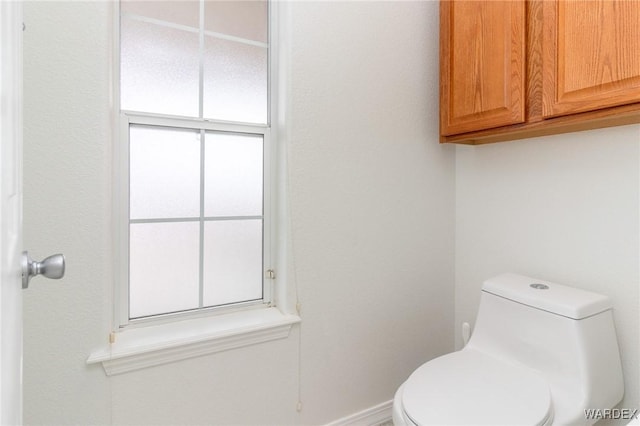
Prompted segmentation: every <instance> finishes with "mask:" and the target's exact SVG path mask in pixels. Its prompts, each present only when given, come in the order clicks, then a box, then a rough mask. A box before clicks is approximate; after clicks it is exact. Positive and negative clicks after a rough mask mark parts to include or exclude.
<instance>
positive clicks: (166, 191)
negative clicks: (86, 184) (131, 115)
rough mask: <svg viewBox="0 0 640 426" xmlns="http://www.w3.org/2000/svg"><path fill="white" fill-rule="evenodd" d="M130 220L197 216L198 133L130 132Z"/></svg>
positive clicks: (139, 129)
mask: <svg viewBox="0 0 640 426" xmlns="http://www.w3.org/2000/svg"><path fill="white" fill-rule="evenodd" d="M130 132H131V133H130V140H131V142H130V148H129V161H130V178H129V179H130V193H129V198H130V202H129V209H130V217H131V219H153V218H168V217H174V218H176V217H178V218H179V217H198V216H199V215H200V132H198V131H194V130H175V129H169V128H162V127H159V128H155V127H146V126H131V129H130Z"/></svg>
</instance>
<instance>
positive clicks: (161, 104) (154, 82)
mask: <svg viewBox="0 0 640 426" xmlns="http://www.w3.org/2000/svg"><path fill="white" fill-rule="evenodd" d="M120 52H121V55H120V60H121V89H120V90H121V107H122V109H124V110H133V111H143V112H152V113H158V114H170V115H182V116H193V117H197V116H198V115H199V111H198V105H199V101H198V90H199V89H198V88H199V83H198V81H199V77H198V75H199V66H200V65H199V59H198V58H199V42H198V34H197V33H192V32H188V31H182V30H176V29H173V28H167V27H163V26H160V25H155V24H149V23H146V22H139V21H134V20H131V19H127V18H123V19H122V20H121V42H120Z"/></svg>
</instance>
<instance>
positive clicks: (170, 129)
mask: <svg viewBox="0 0 640 426" xmlns="http://www.w3.org/2000/svg"><path fill="white" fill-rule="evenodd" d="M268 9H269V7H268V3H267V2H266V1H241V2H238V1H218V0H215V1H208V0H200V1H197V0H195V1H192V0H186V1H121V3H120V50H119V53H120V54H119V61H120V79H119V81H120V91H119V95H120V126H121V137H120V145H119V146H118V154H117V156H118V161H119V167H120V169H119V171H118V173H119V175H120V177H121V178H120V184H119V191H120V194H119V196H118V197H117V198H118V199H119V200H120V201H121V203H122V205H121V206H120V207H119V216H120V217H121V218H122V221H121V222H122V223H121V226H120V243H119V245H118V252H119V255H120V266H121V268H120V277H119V278H120V281H121V282H122V288H121V289H120V294H119V299H120V304H119V310H118V313H117V316H118V318H119V322H120V324H119V325H121V326H122V325H125V324H129V323H132V322H136V321H143V320H145V319H147V318H157V317H159V316H167V315H183V314H186V313H198V312H202V311H211V310H222V309H228V308H229V307H233V308H237V307H239V306H241V307H248V306H254V305H255V306H263V305H265V304H268V303H269V302H270V300H271V289H270V286H269V285H268V283H269V280H265V276H267V275H266V271H267V270H268V269H270V258H271V234H272V232H271V228H272V221H271V192H272V191H271V186H272V179H271V176H272V174H273V170H272V165H271V159H270V158H271V151H272V147H271V144H272V141H271V130H270V126H269V123H270V114H269V112H270V108H269V104H270V96H269V89H270V84H269V77H270V75H271V72H270V70H271V67H270V61H269V59H270V37H269V26H268V22H269V11H268Z"/></svg>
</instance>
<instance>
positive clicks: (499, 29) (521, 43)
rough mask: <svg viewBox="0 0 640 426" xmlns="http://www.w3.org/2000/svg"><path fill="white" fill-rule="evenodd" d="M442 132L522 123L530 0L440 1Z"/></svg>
mask: <svg viewBox="0 0 640 426" xmlns="http://www.w3.org/2000/svg"><path fill="white" fill-rule="evenodd" d="M440 31H441V32H440V133H441V134H442V135H453V134H460V133H465V132H471V131H474V130H482V129H489V128H493V127H500V126H506V125H509V124H516V123H522V122H523V121H524V96H525V51H526V48H525V1H524V0H512V1H474V0H455V1H453V0H450V1H448V0H443V1H441V2H440Z"/></svg>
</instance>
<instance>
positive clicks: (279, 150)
mask: <svg viewBox="0 0 640 426" xmlns="http://www.w3.org/2000/svg"><path fill="white" fill-rule="evenodd" d="M118 3H119V2H114V8H113V9H112V10H113V15H112V16H111V19H112V22H113V25H112V28H113V43H114V44H113V45H112V73H113V74H112V81H113V82H114V85H113V92H112V93H113V97H112V101H113V104H112V108H113V109H112V111H113V116H112V120H113V136H114V145H113V152H112V155H113V163H112V164H113V166H112V167H113V169H112V173H113V182H114V184H113V195H112V200H113V223H112V227H113V230H114V235H113V236H114V238H113V246H112V250H113V264H114V273H113V279H114V303H113V322H112V328H111V332H110V334H109V336H108V338H105V339H104V340H103V342H104V343H102V344H101V345H99V346H98V347H96V348H94V350H92V352H91V354H90V355H89V357H88V358H87V361H86V362H87V364H88V365H94V364H101V365H102V367H103V368H104V372H105V374H106V375H107V376H112V375H117V374H124V373H128V372H131V371H136V370H139V369H142V368H147V367H151V366H158V365H162V364H166V363H170V362H176V361H181V360H184V359H188V358H192V357H196V356H203V355H208V354H213V353H216V352H220V351H228V350H232V349H235V348H241V347H245V346H249V345H255V344H260V343H264V342H269V341H272V340H277V339H286V338H288V337H289V336H290V333H291V329H292V327H293V326H294V325H296V324H298V323H300V322H301V319H300V317H299V316H298V313H299V312H300V308H301V305H300V303H299V301H298V299H297V288H296V279H295V265H294V262H293V259H291V262H290V265H287V257H288V253H289V252H290V251H292V247H290V244H291V242H290V241H289V239H290V236H289V235H288V233H287V229H288V226H289V225H288V218H287V216H288V204H287V199H286V195H287V189H286V188H287V184H286V176H287V171H286V163H287V153H286V149H285V148H284V144H286V143H288V136H289V135H290V130H289V125H288V124H287V123H286V117H285V116H286V115H287V112H288V110H289V108H290V102H291V97H290V90H291V88H290V81H289V80H288V79H289V78H290V76H289V75H288V71H289V70H290V66H291V58H290V53H291V52H290V46H289V45H288V43H290V31H291V28H290V25H291V22H290V21H291V15H290V14H291V6H290V4H289V2H278V1H272V2H270V8H269V24H270V25H269V37H270V39H269V43H270V51H269V59H270V60H269V71H270V73H271V74H270V79H269V85H270V87H269V94H270V95H269V96H270V97H269V106H270V117H269V118H270V123H271V126H270V129H269V131H268V132H267V133H268V139H269V148H268V151H269V153H268V156H269V160H268V162H267V164H265V169H266V167H267V166H268V167H269V174H270V179H271V181H270V184H269V185H267V184H266V183H265V188H264V190H265V191H267V190H268V191H270V196H269V202H268V204H265V206H264V211H263V216H266V215H270V225H269V226H266V222H265V226H264V232H265V233H266V232H268V233H269V236H268V239H269V240H270V242H269V245H270V247H268V249H269V253H270V260H271V265H273V266H274V268H273V269H274V270H275V277H274V279H273V280H268V281H266V283H268V291H269V292H270V293H271V294H270V298H271V303H270V304H271V306H268V305H265V304H262V305H260V306H257V305H255V306H250V307H238V308H237V309H236V310H233V311H230V310H226V309H225V310H214V311H209V310H206V311H202V312H199V313H195V314H194V313H189V314H188V315H181V316H172V315H167V316H162V317H158V318H157V320H154V321H150V322H139V323H129V322H127V324H126V325H124V326H123V324H121V321H122V317H121V315H122V309H123V307H124V306H127V305H123V301H122V300H121V298H122V291H123V290H125V291H126V290H127V289H126V288H125V287H124V286H123V270H122V268H121V265H122V263H121V262H122V257H121V256H122V254H123V253H125V252H124V251H122V250H123V249H124V250H127V251H128V247H129V241H128V223H129V213H128V206H127V204H128V202H127V203H125V201H128V197H127V198H126V199H125V198H123V197H124V195H123V194H127V193H128V191H129V188H128V182H127V181H125V179H123V177H122V176H123V175H122V171H123V170H124V171H127V170H128V167H129V165H128V163H126V162H125V161H124V158H126V157H123V156H125V155H128V152H126V151H125V152H123V149H122V148H123V147H124V148H127V150H128V144H126V145H125V144H122V143H121V141H120V139H119V138H121V137H122V129H123V126H124V124H123V123H121V120H122V117H121V115H120V113H119V108H120V99H119V85H118V84H116V82H118V81H119V72H120V63H119V46H120V40H119V38H120V37H119V35H120V34H119V28H120V26H119V22H120V10H119V4H118ZM281 34H283V36H281ZM273 58H277V60H274V59H273ZM274 94H279V96H274ZM276 98H278V101H277V102H276ZM125 117H127V120H131V119H134V120H137V121H144V122H145V123H150V124H156V123H158V124H160V123H161V121H160V120H161V117H156V116H154V115H152V114H146V115H145V114H135V116H134V114H130V115H125ZM181 119H182V120H186V121H192V119H184V118H181ZM196 121H201V122H202V123H201V124H200V125H201V126H206V128H212V129H213V128H214V127H215V128H216V129H223V130H228V131H234V130H242V131H241V133H242V132H246V129H245V128H244V127H243V128H242V129H240V128H236V127H234V126H236V125H235V124H231V123H222V122H213V121H208V120H196ZM218 126H220V127H218ZM254 127H257V128H256V129H255V131H256V132H258V133H260V132H261V130H260V129H259V128H260V127H261V126H254ZM262 127H264V128H267V127H269V126H262ZM125 128H126V127H125ZM127 133H128V132H127ZM276 141H277V143H276ZM265 150H266V148H265ZM276 165H277V167H276ZM123 185H126V187H124V189H125V190H126V192H124V193H123ZM276 194H277V197H276ZM125 231H126V232H125ZM265 249H266V248H265ZM290 257H292V256H290ZM125 278H126V279H127V281H128V276H125ZM265 291H267V290H265ZM260 307H263V309H258V308H260ZM125 312H127V311H125ZM218 314H219V315H218ZM127 319H128V318H127ZM177 319H180V320H179V321H178V320H177Z"/></svg>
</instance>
